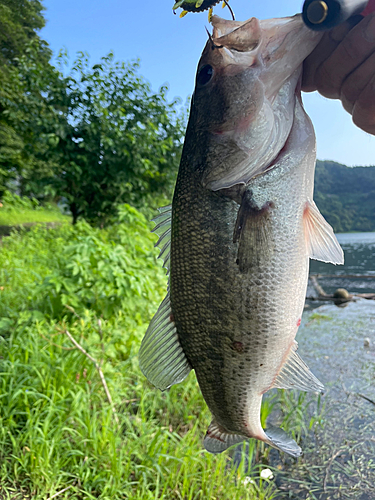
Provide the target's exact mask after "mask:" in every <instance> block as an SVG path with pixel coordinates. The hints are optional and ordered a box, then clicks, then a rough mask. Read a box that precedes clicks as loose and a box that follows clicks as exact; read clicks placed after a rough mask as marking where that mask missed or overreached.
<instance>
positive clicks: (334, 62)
mask: <svg viewBox="0 0 375 500" xmlns="http://www.w3.org/2000/svg"><path fill="white" fill-rule="evenodd" d="M374 51H375V13H373V14H369V15H368V16H366V17H365V18H364V19H363V20H362V21H361V22H360V23H359V24H357V25H356V26H355V27H354V28H353V29H352V30H351V31H350V32H349V33H348V35H347V36H346V37H345V38H344V39H343V41H342V42H341V43H340V44H339V45H338V47H337V48H336V50H334V51H333V52H332V54H331V55H330V56H329V57H328V59H326V60H325V61H324V62H323V63H322V65H321V66H319V68H318V69H317V72H316V75H315V83H316V85H317V89H318V91H319V92H320V93H321V94H322V95H324V96H325V97H330V98H333V99H337V98H339V97H340V93H341V86H342V84H343V82H344V80H345V79H346V78H347V76H348V75H349V74H350V73H351V72H352V71H354V70H355V68H357V67H358V66H359V65H360V64H362V63H363V61H365V60H366V59H367V58H368V57H369V56H370V55H371V53H372V52H374Z"/></svg>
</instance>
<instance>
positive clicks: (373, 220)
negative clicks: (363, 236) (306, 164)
mask: <svg viewBox="0 0 375 500" xmlns="http://www.w3.org/2000/svg"><path fill="white" fill-rule="evenodd" d="M314 199H315V201H316V204H317V205H318V207H319V209H320V211H321V212H322V214H323V216H324V217H325V218H326V219H327V221H328V222H329V223H330V224H331V225H332V227H333V228H334V230H335V231H336V232H339V233H340V232H346V231H375V167H355V168H351V167H346V166H345V165H340V164H339V163H335V162H332V161H319V160H318V161H317V166H316V174H315V194H314Z"/></svg>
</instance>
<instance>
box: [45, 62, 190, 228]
mask: <svg viewBox="0 0 375 500" xmlns="http://www.w3.org/2000/svg"><path fill="white" fill-rule="evenodd" d="M61 57H62V60H64V57H63V56H61ZM138 68H139V63H138V62H132V63H124V62H115V61H114V58H113V54H109V55H107V56H106V57H103V58H102V59H101V62H100V64H95V65H94V66H93V67H91V66H90V64H89V60H88V57H87V56H86V55H84V54H81V55H80V56H79V57H78V59H77V60H76V61H75V63H74V65H73V67H72V70H71V73H70V76H69V77H68V78H67V82H66V83H67V89H68V90H67V96H68V101H69V102H68V105H67V106H68V110H67V117H66V118H67V120H66V130H65V131H64V134H63V135H61V134H60V136H59V149H60V165H61V168H60V171H59V174H58V175H57V176H56V177H55V179H54V188H55V192H56V194H58V195H59V196H62V197H63V198H64V199H66V200H67V203H68V206H69V208H70V210H71V212H72V215H73V221H74V222H76V221H77V219H78V218H79V217H83V218H85V219H86V220H88V221H90V222H92V223H96V224H105V223H106V221H107V220H108V218H110V217H111V216H112V215H114V214H115V213H116V211H117V206H118V204H120V203H124V202H126V203H130V204H132V205H134V206H136V207H141V206H144V205H145V204H149V203H150V200H151V199H152V198H153V197H160V196H161V195H164V196H170V194H171V190H172V186H173V183H174V180H175V176H176V173H177V168H178V163H179V158H180V151H181V145H182V138H183V135H184V125H185V112H184V110H183V109H182V110H180V109H179V101H177V100H174V101H173V102H171V103H169V102H168V101H167V97H166V93H167V88H166V87H165V86H164V87H161V88H160V90H159V91H158V92H153V91H152V90H151V88H150V85H149V84H148V82H147V81H146V80H145V79H144V78H143V77H142V76H140V75H139V73H138Z"/></svg>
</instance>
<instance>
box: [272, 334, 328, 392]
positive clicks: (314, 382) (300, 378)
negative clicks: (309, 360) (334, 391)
mask: <svg viewBox="0 0 375 500" xmlns="http://www.w3.org/2000/svg"><path fill="white" fill-rule="evenodd" d="M297 347H298V344H297V342H295V341H294V342H293V345H292V348H291V350H290V353H289V356H288V358H287V360H286V362H285V363H284V365H283V366H282V367H281V370H280V372H279V374H278V375H277V377H276V380H275V382H274V384H273V385H272V387H273V388H277V389H299V390H301V391H307V392H323V391H324V385H323V384H322V383H321V382H320V381H319V380H318V379H317V378H316V377H315V375H314V374H313V373H311V371H310V369H309V367H308V366H307V365H306V363H305V362H304V361H303V360H302V359H301V358H300V357H299V355H298V354H297Z"/></svg>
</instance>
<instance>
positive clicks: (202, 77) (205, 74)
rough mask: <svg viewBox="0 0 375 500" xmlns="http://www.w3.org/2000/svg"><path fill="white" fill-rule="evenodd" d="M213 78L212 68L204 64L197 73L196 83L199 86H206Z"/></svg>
mask: <svg viewBox="0 0 375 500" xmlns="http://www.w3.org/2000/svg"><path fill="white" fill-rule="evenodd" d="M213 76H214V68H213V67H212V66H210V65H209V64H206V65H205V66H203V67H202V68H201V69H200V70H199V72H198V75H197V83H199V85H207V83H208V82H210V81H211V79H212V77H213Z"/></svg>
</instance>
